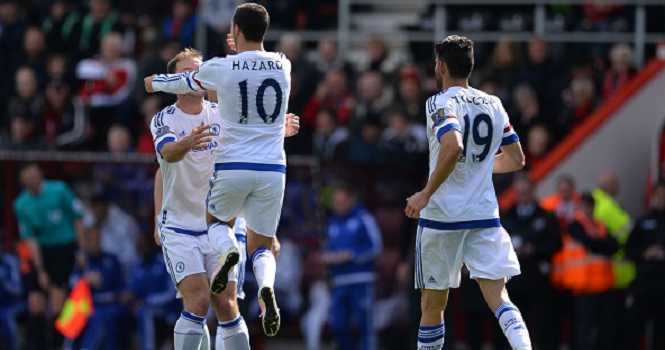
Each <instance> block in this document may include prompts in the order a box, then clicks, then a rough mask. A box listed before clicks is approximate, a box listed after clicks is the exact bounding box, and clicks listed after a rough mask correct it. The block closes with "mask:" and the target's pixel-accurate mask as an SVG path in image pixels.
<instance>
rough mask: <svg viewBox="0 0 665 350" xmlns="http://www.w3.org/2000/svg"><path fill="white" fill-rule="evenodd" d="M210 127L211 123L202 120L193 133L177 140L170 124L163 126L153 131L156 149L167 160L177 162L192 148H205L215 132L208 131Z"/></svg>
mask: <svg viewBox="0 0 665 350" xmlns="http://www.w3.org/2000/svg"><path fill="white" fill-rule="evenodd" d="M209 129H210V125H204V124H203V122H201V125H199V126H197V127H195V128H194V130H192V132H191V134H189V135H187V136H185V137H183V138H181V139H180V140H177V139H176V137H175V134H174V133H173V132H172V131H171V130H170V129H169V127H168V126H162V127H161V128H160V129H157V130H155V131H153V136H154V137H155V150H157V153H159V154H160V156H161V157H162V159H164V160H165V161H167V162H169V163H177V162H179V161H181V160H183V159H184V158H185V156H186V155H187V153H189V151H190V150H200V149H203V148H205V147H206V146H207V144H208V142H211V141H212V137H211V136H213V135H214V133H212V132H209V131H207V130H209Z"/></svg>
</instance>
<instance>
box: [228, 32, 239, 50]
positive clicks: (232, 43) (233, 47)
mask: <svg viewBox="0 0 665 350" xmlns="http://www.w3.org/2000/svg"><path fill="white" fill-rule="evenodd" d="M226 44H227V45H229V50H231V51H232V52H236V51H238V47H237V46H236V42H235V40H233V35H231V33H229V34H226Z"/></svg>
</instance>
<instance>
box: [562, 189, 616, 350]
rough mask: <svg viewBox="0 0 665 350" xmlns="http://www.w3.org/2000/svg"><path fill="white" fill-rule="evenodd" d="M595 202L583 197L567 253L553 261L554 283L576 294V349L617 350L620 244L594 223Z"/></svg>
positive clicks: (566, 237)
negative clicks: (614, 293) (616, 257)
mask: <svg viewBox="0 0 665 350" xmlns="http://www.w3.org/2000/svg"><path fill="white" fill-rule="evenodd" d="M594 206H595V200H594V199H593V196H592V195H591V194H588V193H587V194H583V195H582V198H581V205H580V209H579V210H578V211H577V212H576V213H575V217H574V220H573V222H572V223H571V224H570V226H569V227H568V233H566V234H564V235H563V249H562V250H561V251H560V252H559V253H557V254H556V255H555V256H554V257H553V259H552V264H553V271H552V275H551V279H552V283H553V284H554V285H555V286H556V287H559V288H561V289H566V290H570V291H571V292H572V293H573V309H574V312H573V315H574V316H573V317H574V320H575V325H574V326H575V329H574V332H573V333H574V337H573V338H574V340H573V341H574V345H573V348H574V349H584V350H587V349H589V350H597V349H613V342H614V338H613V337H614V335H615V334H616V329H613V328H614V324H615V322H614V321H615V320H616V317H617V315H616V311H617V310H616V305H615V303H614V302H612V301H613V300H614V299H612V298H611V293H609V292H610V291H611V290H612V288H613V286H614V273H613V272H612V262H611V256H612V254H614V253H616V252H617V251H618V250H619V244H618V242H617V241H616V239H614V237H613V236H612V235H610V234H608V232H607V228H606V227H605V226H604V225H603V224H602V223H601V222H600V221H596V220H594V219H593V212H594Z"/></svg>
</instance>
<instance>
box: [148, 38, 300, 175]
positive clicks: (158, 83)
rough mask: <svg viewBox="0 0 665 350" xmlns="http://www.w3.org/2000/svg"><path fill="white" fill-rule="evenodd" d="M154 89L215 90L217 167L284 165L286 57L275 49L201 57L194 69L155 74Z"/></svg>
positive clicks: (288, 75)
mask: <svg viewBox="0 0 665 350" xmlns="http://www.w3.org/2000/svg"><path fill="white" fill-rule="evenodd" d="M152 85H153V87H154V88H155V89H156V90H159V91H164V92H170V93H186V92H189V91H201V90H214V91H217V95H218V98H219V107H220V112H221V120H222V122H221V127H222V130H223V132H222V134H221V137H220V143H221V144H223V145H224V147H223V148H222V149H220V150H219V151H218V152H217V155H216V159H215V163H216V165H215V168H216V169H218V170H263V171H266V170H267V171H283V172H284V171H286V170H285V169H286V168H285V167H286V155H285V154H284V133H285V126H284V122H285V120H284V119H285V116H286V109H287V106H288V104H289V94H290V93H291V62H290V61H289V60H288V59H287V58H286V57H285V56H284V54H281V53H274V52H265V51H246V52H243V53H240V54H238V55H230V56H227V57H225V58H214V59H212V60H209V61H206V62H204V63H203V64H202V65H201V67H200V68H199V70H198V71H196V72H187V73H182V74H164V75H159V76H157V77H156V78H155V79H154V80H153V84H152Z"/></svg>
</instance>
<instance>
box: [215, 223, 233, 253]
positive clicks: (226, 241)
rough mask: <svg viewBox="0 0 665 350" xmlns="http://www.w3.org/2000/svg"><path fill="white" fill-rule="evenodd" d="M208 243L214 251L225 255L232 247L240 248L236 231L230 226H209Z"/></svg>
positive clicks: (220, 224) (219, 224)
mask: <svg viewBox="0 0 665 350" xmlns="http://www.w3.org/2000/svg"><path fill="white" fill-rule="evenodd" d="M208 241H210V245H211V246H212V249H214V250H215V251H216V252H217V253H219V254H222V255H224V253H226V252H227V251H228V250H229V249H230V248H231V247H236V248H238V241H237V240H236V235H235V231H234V230H233V229H232V228H231V227H229V225H227V224H224V223H221V222H214V223H212V224H210V225H208Z"/></svg>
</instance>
